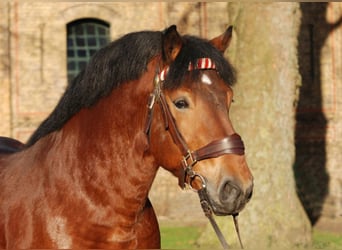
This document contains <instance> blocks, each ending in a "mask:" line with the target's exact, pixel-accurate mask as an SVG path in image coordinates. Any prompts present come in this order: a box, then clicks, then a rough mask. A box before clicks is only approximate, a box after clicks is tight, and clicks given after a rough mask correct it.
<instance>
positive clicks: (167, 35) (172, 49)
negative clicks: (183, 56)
mask: <svg viewBox="0 0 342 250" xmlns="http://www.w3.org/2000/svg"><path fill="white" fill-rule="evenodd" d="M162 41H163V55H164V60H165V62H166V63H167V64H170V63H171V62H173V61H174V60H175V59H176V57H177V55H178V53H179V51H180V50H181V48H182V45H183V40H182V38H181V36H180V35H179V34H178V32H177V27H176V25H172V26H170V27H169V28H167V29H166V30H165V31H164V32H163V38H162Z"/></svg>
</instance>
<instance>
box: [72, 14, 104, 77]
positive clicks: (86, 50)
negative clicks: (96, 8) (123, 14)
mask: <svg viewBox="0 0 342 250" xmlns="http://www.w3.org/2000/svg"><path fill="white" fill-rule="evenodd" d="M109 41H110V34H109V24H108V23H107V22H104V21H101V20H98V19H80V20H76V21H73V22H71V23H68V24H67V61H68V66H67V69H68V81H69V83H70V82H71V81H72V79H74V77H75V76H76V75H77V74H78V73H79V72H80V71H81V70H82V69H83V68H84V67H85V66H86V64H87V62H88V61H89V59H90V57H91V56H92V55H93V54H94V53H95V52H96V51H97V50H98V49H100V48H102V47H103V46H105V45H107V44H108V43H109Z"/></svg>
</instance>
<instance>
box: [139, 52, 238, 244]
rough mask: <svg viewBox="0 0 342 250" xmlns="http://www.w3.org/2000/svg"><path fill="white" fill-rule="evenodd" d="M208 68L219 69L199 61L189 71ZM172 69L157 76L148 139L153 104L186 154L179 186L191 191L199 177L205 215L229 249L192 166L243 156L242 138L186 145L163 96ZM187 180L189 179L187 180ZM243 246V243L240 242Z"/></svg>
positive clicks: (150, 114)
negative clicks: (190, 146)
mask: <svg viewBox="0 0 342 250" xmlns="http://www.w3.org/2000/svg"><path fill="white" fill-rule="evenodd" d="M205 69H216V66H215V64H214V63H213V62H212V60H211V59H210V58H200V59H198V60H197V63H196V64H195V65H193V64H191V63H190V64H189V67H188V70H189V71H191V70H205ZM168 70H169V68H168V67H166V68H165V69H163V70H162V71H161V72H160V73H158V72H157V73H156V75H155V78H154V90H153V92H152V93H151V94H150V97H149V100H148V112H147V120H146V124H145V133H146V134H147V135H148V136H149V135H150V131H151V125H152V119H153V110H154V104H155V103H159V105H160V108H161V111H162V114H163V119H164V123H165V130H168V131H169V133H170V135H171V137H172V140H173V142H174V143H175V144H176V145H177V146H178V148H179V150H180V151H181V153H182V155H183V159H182V160H181V165H182V168H181V175H180V176H179V177H178V184H179V186H180V187H181V188H182V189H184V188H185V184H187V185H188V186H189V187H190V188H191V189H193V187H192V184H191V183H192V181H193V180H194V179H195V178H196V177H198V178H199V179H200V180H201V182H202V188H201V189H200V190H198V195H199V198H200V202H201V205H202V208H203V211H204V213H205V215H206V216H207V217H208V218H209V220H210V222H211V224H212V226H213V228H214V230H215V232H216V234H217V236H218V238H219V240H220V241H221V244H222V246H223V248H224V249H228V248H229V245H228V244H227V242H226V241H225V239H224V237H223V235H222V233H221V231H220V230H219V228H218V226H217V224H216V222H215V220H214V219H213V217H212V209H211V204H210V200H209V197H208V194H207V191H206V182H207V181H206V179H205V177H203V176H202V175H200V174H198V173H196V172H195V171H194V170H193V166H194V165H196V163H197V162H199V161H202V160H205V159H210V158H216V157H219V156H222V155H225V154H237V155H244V149H245V148H244V144H243V141H242V140H241V137H240V136H239V135H238V134H236V133H235V134H232V135H230V136H227V137H224V138H222V139H219V140H214V141H212V142H210V143H208V144H207V145H205V146H203V147H201V148H199V149H197V150H191V149H190V148H189V147H188V145H187V143H186V142H185V140H184V138H183V136H182V134H181V133H180V131H179V130H178V128H177V125H176V122H175V119H174V118H173V116H172V113H171V111H170V108H169V106H168V104H167V102H166V99H165V95H164V93H163V88H162V87H163V82H164V80H165V78H166V75H167V73H168ZM187 177H188V178H187ZM236 216H237V215H234V223H235V227H236V231H237V233H238V237H239V240H240V234H239V230H238V226H237V218H236ZM240 245H241V247H242V244H241V240H240Z"/></svg>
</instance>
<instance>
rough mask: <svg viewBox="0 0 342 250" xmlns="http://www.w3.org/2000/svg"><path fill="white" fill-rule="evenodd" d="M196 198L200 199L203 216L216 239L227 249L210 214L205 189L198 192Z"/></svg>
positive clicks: (224, 240) (227, 246)
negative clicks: (212, 229) (208, 222)
mask: <svg viewBox="0 0 342 250" xmlns="http://www.w3.org/2000/svg"><path fill="white" fill-rule="evenodd" d="M198 196H199V198H200V203H201V206H202V209H203V212H204V214H205V216H206V217H207V218H208V219H209V221H210V223H211V226H212V227H213V228H214V230H215V233H216V235H217V238H218V239H219V240H220V242H221V245H222V247H223V249H229V248H230V246H229V245H228V243H227V241H226V239H225V238H224V236H223V234H222V232H221V230H220V228H219V227H218V225H217V223H216V221H215V219H214V217H213V213H212V211H211V208H210V205H209V203H208V199H207V191H206V188H205V187H203V188H202V189H200V190H198Z"/></svg>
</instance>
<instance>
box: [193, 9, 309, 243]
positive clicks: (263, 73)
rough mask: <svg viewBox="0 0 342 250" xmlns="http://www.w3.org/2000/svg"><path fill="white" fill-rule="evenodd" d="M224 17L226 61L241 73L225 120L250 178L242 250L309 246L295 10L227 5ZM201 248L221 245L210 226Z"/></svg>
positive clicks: (227, 225)
mask: <svg viewBox="0 0 342 250" xmlns="http://www.w3.org/2000/svg"><path fill="white" fill-rule="evenodd" d="M228 14H229V19H230V24H233V25H234V33H233V42H232V44H231V47H230V49H229V53H228V58H230V60H231V62H232V63H233V64H234V65H235V67H236V69H237V72H238V83H237V85H236V86H234V101H235V102H234V104H233V107H232V111H231V114H230V116H231V119H232V120H233V124H234V125H235V129H236V131H237V132H238V133H240V134H241V136H242V138H243V140H244V142H245V146H246V156H247V161H248V163H249V167H250V169H251V171H252V173H253V175H254V178H255V180H254V184H255V186H254V195H253V197H252V199H251V201H250V202H249V204H247V206H246V208H245V209H244V210H243V211H242V212H241V213H240V216H239V224H240V231H241V237H242V241H243V242H244V245H245V246H246V247H247V248H251V247H253V248H255V247H272V248H273V247H291V246H298V245H308V244H310V242H311V226H310V223H309V220H308V218H307V216H306V213H305V212H304V210H303V208H302V205H301V203H300V201H299V199H298V197H297V194H296V190H295V181H294V174H293V170H292V166H293V164H294V158H295V148H294V125H295V103H296V100H297V98H298V97H297V93H296V92H298V87H299V85H300V75H299V73H298V60H297V43H298V42H297V36H298V32H299V26H300V9H299V4H298V3H295V2H291V3H290V2H288V3H247V2H246V3H240V2H232V3H229V4H228ZM217 220H218V223H219V225H220V226H221V227H222V229H223V233H224V235H226V236H227V238H228V241H229V243H231V244H232V245H233V246H236V247H238V240H237V236H236V233H235V231H234V228H233V221H232V220H231V219H230V218H226V217H217ZM199 244H201V245H202V246H205V245H208V244H209V245H210V246H213V245H215V244H216V245H217V246H218V245H219V242H218V240H217V239H216V236H215V234H214V232H213V229H212V228H211V227H210V225H209V224H208V226H207V228H206V230H205V232H204V233H203V235H202V237H201V240H200V241H199Z"/></svg>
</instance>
